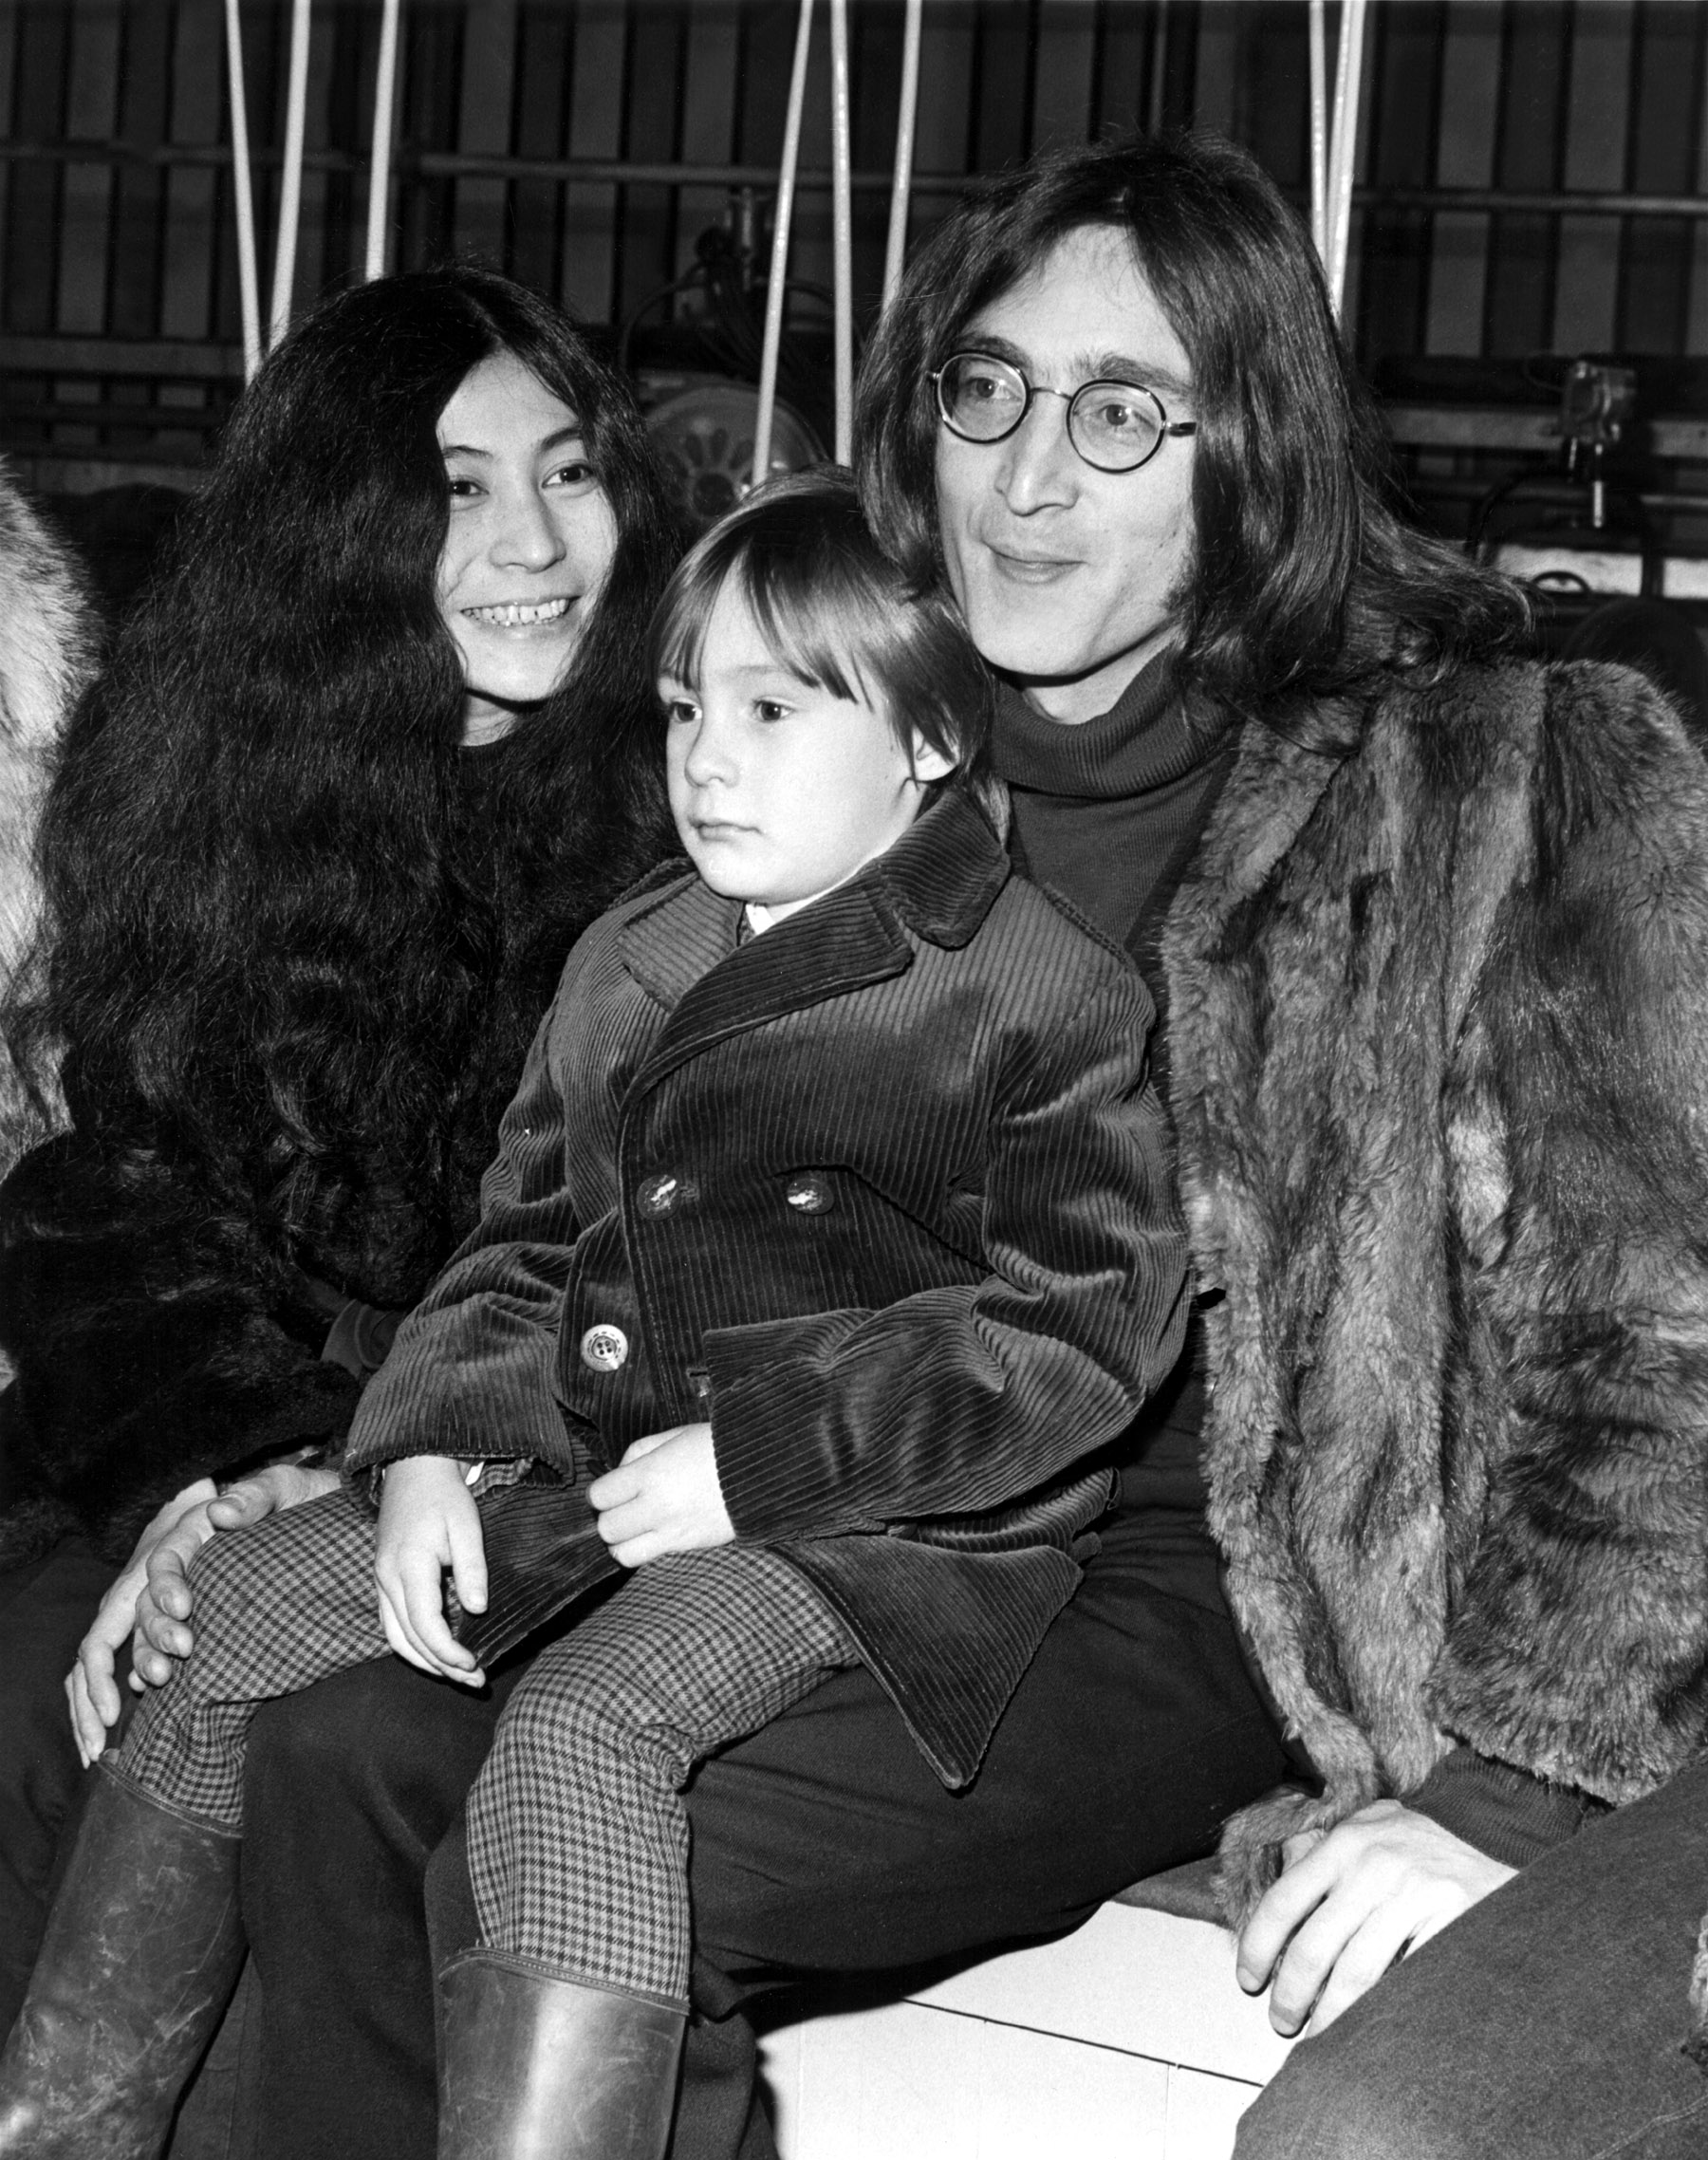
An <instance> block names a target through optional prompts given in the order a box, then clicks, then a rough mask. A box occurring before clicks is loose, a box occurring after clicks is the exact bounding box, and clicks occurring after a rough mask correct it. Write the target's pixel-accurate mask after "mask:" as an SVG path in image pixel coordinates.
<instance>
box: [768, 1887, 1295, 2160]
mask: <svg viewBox="0 0 1708 2160" xmlns="http://www.w3.org/2000/svg"><path fill="white" fill-rule="evenodd" d="M1213 1913H1214V1908H1213V1907H1212V1905H1211V1903H1210V1899H1209V1868H1208V1864H1207V1863H1205V1864H1201V1865H1198V1866H1196V1867H1192V1868H1182V1869H1176V1870H1174V1871H1172V1872H1171V1873H1169V1874H1165V1875H1159V1876H1155V1877H1153V1878H1151V1879H1150V1880H1149V1881H1148V1882H1143V1883H1138V1884H1135V1885H1134V1887H1133V1889H1132V1890H1127V1891H1125V1892H1124V1893H1123V1895H1122V1896H1121V1897H1120V1898H1118V1899H1116V1900H1114V1901H1113V1902H1112V1903H1110V1904H1108V1905H1105V1906H1104V1907H1103V1908H1102V1909H1100V1910H1099V1911H1097V1912H1096V1913H1094V1914H1093V1915H1092V1917H1091V1918H1090V1919H1089V1920H1088V1921H1087V1922H1086V1925H1085V1926H1084V1927H1082V1928H1080V1929H1079V1930H1078V1931H1077V1932H1076V1933H1075V1934H1072V1935H1068V1936H1064V1937H1063V1938H1062V1939H1061V1940H1059V1941H1057V1942H1053V1943H1045V1944H1041V1945H1037V1946H1032V1947H1030V1948H1027V1949H1022V1950H1012V1951H1009V1952H1007V1953H1005V1954H1004V1955H1002V1956H999V1957H994V1958H991V1959H988V1960H986V1961H985V1962H984V1963H983V1964H976V1965H973V1966H970V1967H968V1968H967V1969H966V1970H965V1971H963V1972H958V1973H956V1974H955V1975H954V1976H953V1977H952V1978H950V1979H948V1980H943V1981H938V1982H936V1983H933V1984H932V1985H930V1986H927V1987H921V1988H919V1989H918V1990H917V1991H915V1992H913V1993H910V1994H908V1995H907V1996H905V1997H904V1998H903V1999H902V2000H901V2001H900V2002H891V2003H885V2004H883V2005H882V2006H880V2007H877V2008H863V2009H854V2010H847V2011H842V2012H833V2013H830V2014H827V2015H825V2016H821V2017H816V2018H812V2019H808V2020H805V2021H803V2022H802V2023H799V2024H794V2025H788V2026H782V2027H779V2028H778V2029H776V2030H775V2031H773V2032H771V2033H770V2034H769V2035H768V2036H767V2037H766V2039H765V2040H764V2042H763V2055H764V2061H765V2067H766V2075H767V2076H768V2078H769V2080H770V2088H771V2095H772V2101H773V2106H774V2110H775V2117H776V2125H777V2142H778V2147H779V2150H780V2151H781V2153H782V2155H783V2160H1040V2156H1046V2160H1053V2156H1054V2155H1057V2154H1060V2155H1064V2156H1068V2155H1070V2156H1071V2160H1116V2156H1117V2155H1119V2156H1121V2160H1141V2156H1142V2160H1227V2155H1228V2154H1229V2153H1230V2152H1231V2151H1233V2146H1234V2131H1235V2124H1236V2123H1237V2121H1238V2119H1239V2117H1240V2115H1241V2114H1242V2113H1244V2111H1245V2109H1246V2108H1247V2107H1248V2106H1249V2105H1250V2103H1251V2101H1252V2099H1253V2096H1254V2095H1255V2094H1256V2093H1257V2092H1258V2090H1259V2089H1260V2088H1261V2087H1262V2086H1263V2084H1264V2083H1265V2082H1266V2081H1267V2080H1268V2079H1269V2078H1270V2077H1272V2076H1273V2075H1274V2072H1275V2070H1276V2069H1277V2067H1278V2066H1279V2065H1280V2063H1281V2062H1282V2061H1283V2060H1284V2059H1285V2058H1286V2056H1287V2052H1288V2046H1289V2043H1288V2042H1287V2041H1286V2040H1283V2039H1280V2038H1279V2037H1278V2036H1277V2035H1276V2034H1275V2033H1274V2032H1273V2031H1272V2029H1271V2027H1270V2023H1269V2019H1268V2015H1267V2008H1266V2004H1265V2002H1264V2001H1263V1999H1261V1998H1257V1999H1253V1998H1251V1997H1249V1996H1247V1995H1245V1994H1244V1993H1243V1992H1242V1991H1241V1989H1240V1986H1239V1983H1238V1982H1237V1981H1236V1980H1235V1977H1234V1944H1233V1938H1232V1937H1231V1936H1230V1935H1229V1933H1228V1931H1227V1930H1226V1929H1225V1928H1224V1927H1221V1926H1220V1925H1219V1923H1218V1922H1216V1920H1215V1918H1214V1917H1213Z"/></svg>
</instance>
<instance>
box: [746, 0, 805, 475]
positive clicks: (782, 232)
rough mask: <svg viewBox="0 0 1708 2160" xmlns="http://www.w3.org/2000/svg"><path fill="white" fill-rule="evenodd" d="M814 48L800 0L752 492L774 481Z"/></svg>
mask: <svg viewBox="0 0 1708 2160" xmlns="http://www.w3.org/2000/svg"><path fill="white" fill-rule="evenodd" d="M811 46H812V0H801V18H800V22H799V24H798V25H797V26H796V28H795V48H794V66H793V68H792V69H791V70H790V72H789V111H788V114H787V116H786V117H785V120H784V122H783V162H782V164H781V165H780V166H779V168H778V171H777V210H776V215H775V218H774V219H773V221H772V226H771V260H770V287H769V288H768V289H767V291H766V295H765V345H764V349H763V351H762V353H761V356H760V361H759V411H758V414H757V417H756V419H755V420H754V424H753V471H752V479H751V481H750V483H749V484H750V486H752V487H755V488H757V487H762V486H763V485H764V483H765V482H766V481H767V480H768V479H770V445H771V419H772V416H773V415H774V413H775V411H776V406H777V361H778V357H779V355H780V354H781V352H782V349H783V293H784V285H785V283H786V281H787V279H788V276H789V224H790V221H791V220H792V218H793V216H794V192H795V173H796V170H797V168H798V167H799V165H800V162H801V108H802V106H803V105H804V104H805V103H806V102H807V55H808V51H809V50H810V48H811Z"/></svg>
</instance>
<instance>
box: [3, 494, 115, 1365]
mask: <svg viewBox="0 0 1708 2160" xmlns="http://www.w3.org/2000/svg"><path fill="white" fill-rule="evenodd" d="M95 652H96V619H95V612H94V609H93V607H92V606H91V605H90V601H89V596H88V589H87V587H86V585H85V583H84V574H83V571H82V569H81V568H80V567H79V566H78V565H77V563H76V561H75V560H74V558H73V556H72V555H71V552H70V550H69V549H67V548H66V547H65V545H64V543H63V542H62V541H60V540H58V539H56V538H55V537H54V535H53V534H52V533H51V532H49V531H48V530H47V528H46V526H45V525H44V524H43V523H42V521H41V519H40V518H39V517H38V516H37V515H36V513H35V512H34V511H33V510H31V508H30V507H29V504H28V502H27V501H26V500H25V497H24V495H23V494H22V493H21V492H20V490H19V488H18V484H17V482H16V480H15V479H14V477H13V476H12V474H11V471H10V469H9V466H8V465H7V464H6V462H5V460H4V459H0V997H4V996H5V994H6V991H7V989H8V987H9V984H10V982H11V980H12V978H13V976H14V975H15V974H16V973H17V970H18V967H19V964H20V962H21V961H22V960H23V959H24V957H25V955H26V954H27V953H28V950H29V946H30V941H31V940H32V938H33V937H34V935H35V928H36V921H37V914H38V909H39V904H40V899H41V888H40V884H39V881H38V879H37V876H36V867H35V835H36V826H37V823H38V821H39V819H40V817H41V811H42V803H43V799H44V798H45V796H46V792H47V782H48V779H49V777H50V776H51V773H52V770H53V760H54V753H55V751H56V750H57V748H58V746H59V741H60V737H61V735H62V734H63V733H64V730H65V722H66V720H67V719H68V718H69V717H70V714H71V709H72V707H73V706H74V705H75V704H76V703H77V700H78V698H80V697H81V696H82V695H83V693H84V689H85V688H86V687H87V685H88V682H89V680H90V678H91V676H92V675H93V674H94V671H95ZM41 1131H42V1125H41V1114H40V1111H39V1109H38V1108H37V1107H36V1106H35V1105H33V1104H32V1103H31V1101H30V1098H29V1095H28V1091H27V1090H26V1089H25V1088H24V1086H23V1085H22V1083H21V1082H20V1080H19V1078H18V1075H17V1072H16V1071H15V1070H14V1068H13V1065H12V1062H11V1057H10V1055H9V1052H8V1051H7V1049H6V1046H5V1044H4V1042H3V1041H0V1177H4V1176H5V1175H6V1173H7V1171H8V1170H9V1169H10V1167H11V1165H12V1164H13V1163H15V1162H16V1161H17V1159H18V1157H19V1156H20V1155H21V1154H22V1153H23V1152H24V1150H25V1148H26V1147H27V1146H28V1145H29V1144H30V1143H31V1141H33V1140H36V1139H39V1138H40V1137H41ZM3 1370H4V1362H3V1360H0V1371H3Z"/></svg>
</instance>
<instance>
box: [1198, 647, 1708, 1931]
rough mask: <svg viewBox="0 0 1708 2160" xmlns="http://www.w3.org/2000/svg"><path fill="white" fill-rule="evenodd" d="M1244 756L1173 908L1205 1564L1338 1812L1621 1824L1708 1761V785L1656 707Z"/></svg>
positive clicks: (1266, 1833) (1245, 1851)
mask: <svg viewBox="0 0 1708 2160" xmlns="http://www.w3.org/2000/svg"><path fill="white" fill-rule="evenodd" d="M1348 734H1349V735H1350V736H1354V737H1355V741H1354V746H1353V747H1352V748H1350V749H1349V750H1346V749H1342V750H1340V751H1336V752H1327V753H1325V752H1319V751H1313V750H1310V749H1306V748H1302V747H1299V746H1298V745H1296V744H1294V743H1293V742H1291V741H1289V740H1287V739H1284V738H1283V737H1282V736H1279V735H1278V734H1275V733H1272V732H1271V731H1269V730H1267V729H1264V728H1261V727H1256V726H1253V727H1251V728H1249V729H1248V731H1247V734H1246V736H1245V738H1244V739H1243V741H1242V743H1241V746H1240V751H1239V754H1238V759H1237V763H1236V766H1235V772H1234V773H1233V775H1232V776H1231V778H1230V781H1229V783H1228V786H1227V789H1226V791H1225V793H1224V795H1223V797H1222V799H1221V801H1220V802H1219V804H1218V805H1217V808H1216V813H1215V815H1214V817H1213V820H1212V823H1211V826H1210V829H1209V830H1208V832H1207V833H1206V836H1205V840H1204V843H1203V845H1202V847H1200V850H1199V854H1198V857H1197V862H1196V864H1195V866H1194V868H1193V870H1192V872H1191V874H1190V875H1189V877H1188V879H1187V881H1186V883H1185V884H1183V886H1182V887H1181V889H1180V891H1179V895H1178V896H1177V900H1176V903H1175V905H1174V907H1173V909H1172V910H1171V914H1170V919H1169V924H1168V932H1167V939H1166V945H1165V959H1166V965H1167V969H1168V979H1169V988H1170V998H1171V1005H1170V1011H1171V1051H1172V1057H1173V1070H1174V1075H1175V1079H1174V1097H1175V1109H1176V1116H1177V1122H1178V1127H1179V1142H1180V1175H1181V1183H1182V1194H1183V1197H1184V1200H1185V1203H1186V1207H1187V1213H1188V1217H1189V1220H1190V1222H1191V1225H1192V1231H1193V1238H1194V1246H1195V1252H1196V1255H1197V1264H1198V1267H1199V1271H1200V1276H1201V1280H1202V1282H1203V1284H1204V1285H1205V1286H1206V1287H1210V1286H1214V1287H1215V1288H1216V1289H1219V1291H1220V1293H1221V1294H1220V1298H1219V1301H1217V1302H1216V1304H1215V1306H1214V1310H1213V1311H1212V1313H1211V1314H1210V1326H1211V1330H1212V1372H1213V1385H1214V1397H1213V1402H1212V1406H1211V1410H1210V1416H1209V1424H1208V1433H1207V1443H1206V1447H1207V1456H1206V1461H1207V1470H1208V1476H1209V1482H1210V1488H1211V1496H1212V1498H1211V1515H1212V1523H1213V1527H1214V1529H1215V1531H1216V1536H1217V1537H1218V1539H1219V1540H1220V1542H1221V1545H1222V1548H1223V1550H1224V1552H1225V1554H1226V1555H1227V1561H1228V1581H1229V1590H1230V1594H1231V1597H1232V1600H1233V1602H1234V1605H1235V1609H1236V1611H1237V1613H1238V1615H1239V1618H1240V1621H1241V1623H1242V1625H1243V1627H1244V1629H1246V1631H1247V1634H1248V1636H1249V1638H1250V1640H1251V1641H1252V1643H1253V1646H1254V1648H1255V1649H1256V1652H1257V1654H1258V1657H1259V1658H1260V1660H1261V1663H1262V1665H1263V1667H1264V1670H1265V1673H1266V1675H1267V1677H1268V1680H1269V1683H1270V1685H1271V1686H1272V1689H1273V1691H1274V1694H1275V1696H1276V1698H1277V1699H1278V1701H1279V1702H1280V1704H1281V1705H1282V1707H1283V1709H1284V1711H1285V1712H1286V1714H1287V1716H1288V1718H1289V1719H1290V1722H1291V1723H1292V1725H1293V1726H1294V1727H1295V1728H1296V1730H1297V1732H1298V1733H1299V1734H1300V1735H1301V1736H1302V1737H1303V1739H1304V1741H1305V1742H1306V1744H1307V1746H1308V1747H1309V1751H1310V1754H1311V1756H1312V1758H1313V1759H1314V1760H1315V1762H1316V1764H1317V1766H1318V1768H1319V1769H1320V1771H1321V1772H1322V1775H1323V1778H1324V1780H1325V1788H1326V1789H1325V1791H1324V1793H1323V1796H1322V1797H1321V1798H1320V1799H1317V1800H1310V1799H1306V1798H1294V1799H1288V1800H1285V1801H1281V1800H1272V1801H1267V1802H1262V1803H1259V1805H1258V1806H1257V1807H1255V1808H1253V1809H1248V1810H1247V1811H1246V1812H1245V1813H1244V1814H1243V1815H1241V1816H1236V1817H1235V1820H1234V1821H1233V1823H1232V1824H1231V1825H1230V1827H1229V1830H1228V1833H1227V1836H1226V1840H1225V1843H1224V1848H1223V1850H1224V1889H1225V1891H1226V1894H1227V1896H1228V1900H1229V1904H1230V1907H1231V1909H1234V1910H1235V1911H1236V1912H1237V1911H1241V1910H1244V1909H1249V1906H1250V1904H1251V1902H1252V1900H1253V1898H1254V1897H1255V1896H1256V1894H1258V1892H1259V1891H1260V1890H1262V1888H1263V1887H1264V1886H1265V1884H1266V1883H1267V1882H1268V1881H1269V1880H1270V1879H1272V1874H1273V1871H1274V1867H1275V1862H1276V1847H1277V1843H1278V1841H1279V1840H1280V1839H1281V1838H1283V1837H1285V1836H1287V1835H1289V1834H1291V1833H1293V1832H1295V1831H1298V1830H1302V1829H1306V1828H1309V1827H1312V1826H1317V1825H1327V1824H1329V1823H1332V1822H1335V1821H1338V1820H1339V1819H1341V1818H1342V1817H1344V1816H1346V1815H1348V1814H1350V1813H1351V1812H1352V1811H1353V1810H1355V1809H1357V1808H1358V1807H1360V1806H1362V1805H1364V1804H1365V1802H1367V1801H1369V1800H1371V1799H1374V1798H1376V1797H1381V1796H1383V1795H1396V1796H1401V1797H1403V1796H1404V1795H1406V1794H1407V1793H1409V1792H1411V1791H1414V1790H1415V1789H1416V1788H1417V1787H1418V1786H1419V1785H1420V1783H1421V1782H1422V1780H1423V1779H1424V1778H1425V1777H1426V1776H1427V1775H1428V1773H1429V1771H1430V1769H1431V1767H1432V1765H1433V1764H1434V1763H1435V1762H1436V1761H1437V1760H1439V1758H1440V1757H1441V1756H1442V1755H1443V1754H1444V1753H1445V1752H1446V1751H1447V1750H1448V1749H1449V1748H1451V1747H1452V1746H1454V1745H1455V1744H1468V1745H1470V1746H1471V1747H1472V1748H1474V1749H1476V1751H1477V1752H1478V1753H1479V1754H1480V1755H1482V1756H1484V1757H1488V1758H1492V1759H1494V1760H1497V1761H1499V1762H1501V1763H1504V1764H1508V1765H1512V1766H1513V1767H1515V1768H1517V1769H1519V1770H1521V1771H1524V1772H1527V1773H1530V1774H1532V1775H1533V1776H1535V1777H1537V1778H1545V1779H1549V1780H1551V1781H1554V1782H1555V1783H1558V1784H1561V1785H1565V1786H1568V1787H1570V1788H1573V1789H1574V1790H1576V1791H1578V1792H1581V1793H1584V1794H1587V1795H1590V1796H1593V1797H1596V1798H1598V1799H1600V1800H1602V1801H1605V1802H1608V1803H1611V1804H1613V1805H1619V1804H1621V1803H1623V1802H1625V1801H1628V1800H1631V1799H1634V1798H1636V1797H1639V1796H1641V1795H1643V1794H1644V1793H1647V1792H1649V1791H1651V1790H1652V1789H1654V1788H1655V1787H1656V1786H1657V1785H1659V1784H1660V1783H1662V1781H1663V1780H1664V1779H1665V1778H1668V1777H1669V1776H1671V1775H1672V1773H1673V1772H1674V1771H1676V1770H1677V1769H1679V1768H1680V1765H1681V1764H1683V1763H1684V1762H1685V1761H1687V1760H1689V1759H1690V1758H1692V1757H1693V1756H1694V1755H1696V1754H1697V1753H1698V1751H1699V1749H1700V1748H1701V1746H1702V1744H1703V1740H1704V1735H1705V1733H1708V768H1705V767H1704V765H1703V762H1702V760H1701V759H1700V757H1699V754H1698V753H1697V752H1696V751H1695V750H1694V749H1693V748H1692V747H1691V746H1690V745H1689V743H1688V742H1687V741H1686V739H1685V737H1684V735H1683V732H1682V730H1681V728H1680V725H1679V723H1678V721H1677V719H1676V718H1675V717H1674V716H1673V714H1672V712H1671V710H1670V708H1668V707H1667V706H1666V705H1665V704H1664V703H1663V702H1662V699H1661V698H1659V696H1658V695H1657V694H1656V693H1654V692H1653V691H1651V690H1650V689H1649V687H1648V686H1647V685H1646V684H1644V683H1643V682H1642V681H1641V680H1639V679H1638V678H1636V677H1635V676H1632V675H1630V674H1627V673H1625V672H1624V671H1623V670H1617V669H1613V668H1606V667H1588V666H1573V667H1563V666H1553V667H1547V668H1544V667H1540V666H1536V665H1533V664H1512V665H1507V666H1501V667H1492V668H1488V669H1481V670H1465V671H1463V672H1460V673H1458V674H1457V675H1455V676H1453V677H1451V678H1450V679H1449V680H1447V681H1446V682H1445V683H1444V684H1442V685H1441V686H1439V687H1436V688H1433V689H1402V688H1395V689H1392V690H1391V691H1390V692H1389V693H1388V694H1387V695H1385V696H1384V697H1383V698H1381V699H1380V700H1379V701H1377V702H1376V703H1375V705H1374V706H1373V708H1372V709H1371V710H1370V711H1369V712H1368V713H1366V714H1365V715H1364V716H1363V717H1362V719H1361V720H1359V721H1358V722H1357V723H1356V724H1355V725H1354V726H1353V727H1351V728H1349V729H1348Z"/></svg>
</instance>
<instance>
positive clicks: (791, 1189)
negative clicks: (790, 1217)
mask: <svg viewBox="0 0 1708 2160" xmlns="http://www.w3.org/2000/svg"><path fill="white" fill-rule="evenodd" d="M783 1197H784V1199H785V1200H786V1201H788V1202H789V1206H790V1207H792V1208H793V1209H794V1211H795V1213H796V1214H797V1215H826V1214H827V1213H828V1212H829V1210H830V1209H831V1208H833V1207H834V1206H835V1205H836V1195H835V1194H834V1193H833V1192H832V1191H831V1190H830V1183H829V1180H828V1179H826V1178H819V1177H815V1176H814V1175H813V1174H812V1173H811V1172H810V1171H808V1170H804V1171H802V1173H801V1174H800V1176H799V1177H795V1178H790V1179H789V1184H788V1187H787V1189H786V1190H785V1192H784V1195H783Z"/></svg>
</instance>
